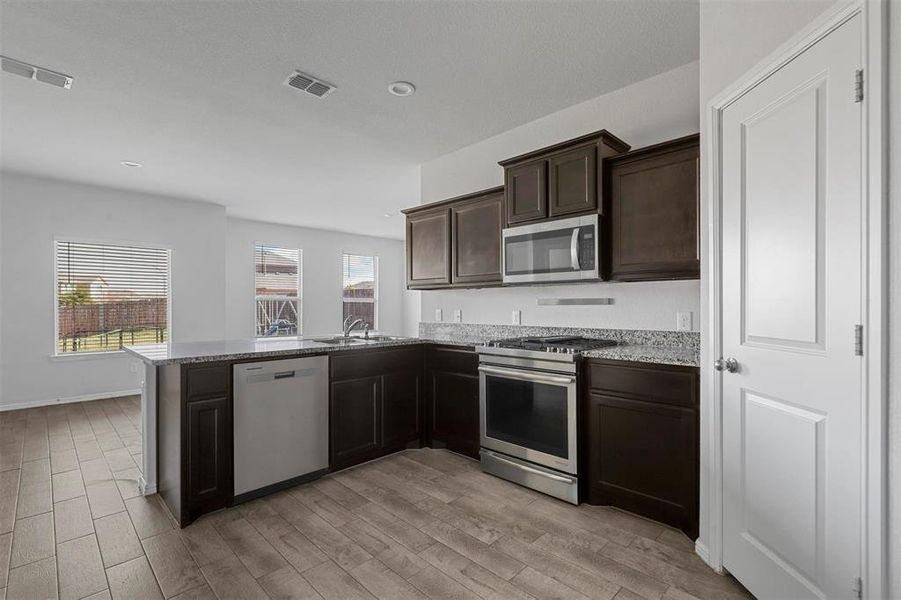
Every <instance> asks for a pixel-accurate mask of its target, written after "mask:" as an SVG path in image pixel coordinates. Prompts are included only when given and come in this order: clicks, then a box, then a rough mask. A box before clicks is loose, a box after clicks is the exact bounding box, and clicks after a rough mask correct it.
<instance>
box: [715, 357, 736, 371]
mask: <svg viewBox="0 0 901 600" xmlns="http://www.w3.org/2000/svg"><path fill="white" fill-rule="evenodd" d="M713 368H714V369H716V370H717V371H727V372H729V373H737V372H738V361H737V360H735V359H734V358H726V359H723V358H718V359H717V360H715V361H713Z"/></svg>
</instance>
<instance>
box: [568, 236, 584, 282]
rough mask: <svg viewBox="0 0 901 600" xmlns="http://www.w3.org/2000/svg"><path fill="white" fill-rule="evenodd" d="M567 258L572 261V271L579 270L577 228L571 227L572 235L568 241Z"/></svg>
mask: <svg viewBox="0 0 901 600" xmlns="http://www.w3.org/2000/svg"><path fill="white" fill-rule="evenodd" d="M569 258H570V260H571V261H572V268H573V271H579V270H581V268H582V267H581V265H580V264H579V228H578V227H576V228H575V229H573V236H572V239H571V240H570V242H569Z"/></svg>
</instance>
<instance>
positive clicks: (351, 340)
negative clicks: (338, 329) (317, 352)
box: [310, 335, 366, 344]
mask: <svg viewBox="0 0 901 600" xmlns="http://www.w3.org/2000/svg"><path fill="white" fill-rule="evenodd" d="M310 341H311V342H319V343H320V344H361V343H365V341H366V340H363V339H361V338H357V337H347V338H346V337H344V336H343V335H338V336H335V337H329V338H311V339H310Z"/></svg>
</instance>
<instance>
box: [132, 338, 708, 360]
mask: <svg viewBox="0 0 901 600" xmlns="http://www.w3.org/2000/svg"><path fill="white" fill-rule="evenodd" d="M486 339H487V338H485V337H483V336H476V335H466V334H463V335H434V334H433V335H423V336H420V337H399V338H397V339H392V340H382V341H372V342H359V343H354V344H329V343H326V342H318V341H316V340H315V339H303V338H291V339H286V338H275V339H273V338H260V339H243V340H240V339H239V340H216V341H209V342H175V343H164V344H148V345H144V346H126V347H125V351H126V352H128V353H130V354H132V355H134V356H136V357H138V358H140V359H141V360H143V361H144V362H145V363H147V364H150V365H153V366H163V365H174V364H186V363H205V362H218V361H227V360H246V359H252V358H273V357H280V356H284V357H289V356H305V355H313V354H326V353H335V352H347V351H352V350H363V349H367V348H387V347H393V346H410V345H416V344H446V345H451V346H460V347H468V348H475V347H477V346H480V345H481V344H483V343H484V342H485V341H486ZM583 356H585V357H586V358H602V359H607V360H622V361H633V362H644V363H656V364H664V365H686V366H692V367H696V366H698V365H699V364H700V360H699V356H698V350H697V349H696V348H691V347H685V346H675V345H672V346H670V345H643V344H628V343H626V344H623V343H621V344H620V345H617V346H610V347H608V348H600V349H598V350H591V351H588V352H585V353H583Z"/></svg>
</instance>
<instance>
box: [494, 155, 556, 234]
mask: <svg viewBox="0 0 901 600" xmlns="http://www.w3.org/2000/svg"><path fill="white" fill-rule="evenodd" d="M546 181H547V161H546V160H544V159H541V160H536V161H533V162H528V163H525V164H522V165H518V166H516V167H512V168H510V169H507V170H506V172H505V173H504V187H505V188H506V189H508V190H510V191H509V192H508V194H507V223H523V222H525V221H534V220H536V219H543V218H545V217H547V185H546V183H545V182H546Z"/></svg>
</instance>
